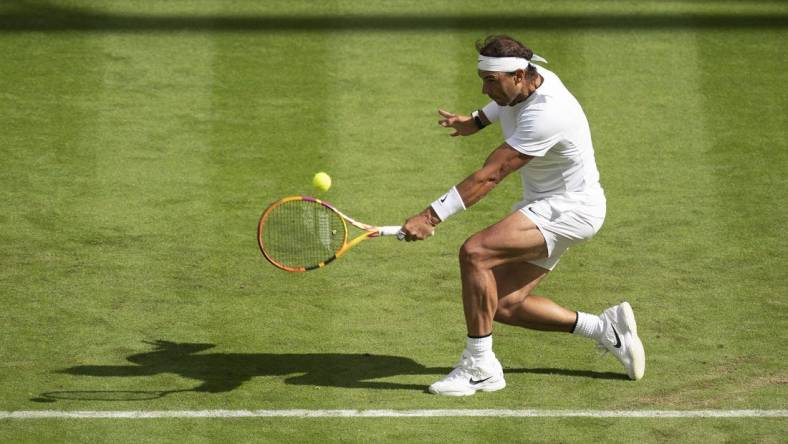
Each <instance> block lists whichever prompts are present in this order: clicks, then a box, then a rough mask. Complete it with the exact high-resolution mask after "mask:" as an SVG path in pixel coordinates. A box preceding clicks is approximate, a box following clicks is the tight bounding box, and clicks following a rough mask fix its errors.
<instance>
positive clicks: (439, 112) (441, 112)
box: [438, 108, 456, 117]
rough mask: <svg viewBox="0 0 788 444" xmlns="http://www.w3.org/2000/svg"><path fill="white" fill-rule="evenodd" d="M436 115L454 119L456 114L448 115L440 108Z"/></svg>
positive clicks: (448, 113)
mask: <svg viewBox="0 0 788 444" xmlns="http://www.w3.org/2000/svg"><path fill="white" fill-rule="evenodd" d="M438 114H440V115H441V116H443V117H454V116H455V115H456V114H452V113H450V112H448V111H444V110H442V109H440V108H439V109H438Z"/></svg>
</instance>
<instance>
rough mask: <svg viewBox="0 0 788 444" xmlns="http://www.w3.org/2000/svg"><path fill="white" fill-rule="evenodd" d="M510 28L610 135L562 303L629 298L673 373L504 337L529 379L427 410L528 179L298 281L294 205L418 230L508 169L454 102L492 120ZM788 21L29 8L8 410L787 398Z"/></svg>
mask: <svg viewBox="0 0 788 444" xmlns="http://www.w3.org/2000/svg"><path fill="white" fill-rule="evenodd" d="M492 33H496V34H497V33H508V34H511V35H512V36H514V37H516V38H518V39H520V40H522V41H523V42H524V43H525V44H526V45H528V46H530V47H531V48H533V49H534V51H535V52H536V53H537V54H540V55H542V56H543V57H545V58H546V59H547V60H549V62H550V63H549V65H546V66H547V67H548V69H551V70H553V71H554V72H555V73H557V74H558V75H559V77H561V79H562V80H563V82H564V83H565V84H566V85H567V87H568V88H569V89H570V91H572V92H573V93H574V95H575V96H576V97H577V98H578V100H579V101H580V103H581V104H582V105H583V108H584V109H585V112H586V114H587V116H588V119H589V122H590V125H591V130H592V136H593V139H594V146H595V150H596V158H597V162H598V166H599V169H600V173H601V177H602V184H603V186H604V188H605V191H606V194H607V199H608V215H607V219H606V222H605V226H604V227H603V228H602V230H601V232H600V233H599V234H598V235H597V236H596V237H595V238H594V239H593V240H592V241H590V242H588V243H586V244H583V245H581V246H579V247H576V248H573V249H572V250H571V251H570V252H569V253H567V254H566V255H565V256H564V257H563V259H562V261H561V263H560V264H559V266H558V267H557V268H556V270H555V271H554V272H552V273H551V274H550V276H548V277H547V278H546V280H545V281H544V282H543V283H542V284H541V286H540V289H539V292H540V293H541V294H544V295H546V296H549V297H551V298H553V299H554V300H556V301H557V302H559V303H561V304H563V305H565V306H568V307H571V308H573V309H577V310H584V311H590V312H595V313H596V312H601V310H603V309H604V308H606V307H608V306H610V305H613V304H615V303H618V302H619V301H621V300H624V299H626V300H628V301H629V302H630V303H631V304H632V306H633V307H634V309H635V313H636V315H637V317H638V325H639V331H640V335H641V338H642V339H643V341H644V344H645V347H646V354H647V367H646V376H645V378H644V379H643V380H641V381H639V382H637V383H635V382H630V381H627V380H626V379H625V375H624V371H623V368H621V367H620V365H619V364H618V362H617V361H616V360H615V359H614V358H613V357H612V356H605V357H602V358H600V357H598V356H597V351H596V350H595V349H594V347H593V343H592V342H591V341H588V340H584V339H580V338H576V337H570V336H569V335H561V334H545V333H537V332H531V331H527V330H523V329H516V328H512V327H507V326H503V325H497V326H496V329H495V351H496V354H497V355H498V357H499V358H500V360H501V363H502V364H503V365H504V369H505V372H506V375H507V383H508V387H507V388H506V389H505V390H503V391H500V392H496V393H489V394H488V393H480V394H477V395H476V396H473V397H469V398H463V399H452V398H445V397H437V396H433V395H429V394H428V393H426V391H425V389H426V387H427V386H428V385H429V384H431V383H432V382H434V381H435V380H437V379H438V378H440V377H442V376H443V375H444V374H445V373H446V372H448V371H449V369H450V366H451V365H452V364H453V363H454V362H455V361H456V359H457V358H458V356H459V353H460V352H461V350H462V347H463V344H464V342H463V341H464V335H465V326H464V321H463V314H462V305H461V301H460V282H459V272H458V266H457V258H456V256H457V250H458V248H459V247H460V245H461V244H462V242H463V241H464V239H465V238H466V237H468V236H469V235H470V234H472V233H473V232H475V231H478V230H480V229H482V228H484V227H486V226H488V225H490V224H492V223H494V222H495V221H497V220H498V219H500V218H501V217H503V216H504V215H505V214H507V213H508V211H509V208H510V206H511V204H512V203H513V202H515V201H516V200H518V196H519V194H520V184H519V180H518V178H517V177H516V176H513V177H510V178H508V179H507V180H506V181H504V182H503V183H502V184H501V185H500V186H499V187H498V188H497V189H496V190H494V191H493V192H492V193H491V194H490V195H489V196H488V197H487V198H486V199H484V200H482V201H481V202H480V203H479V204H477V205H476V206H475V207H473V208H472V209H471V210H469V211H466V212H464V213H463V214H461V215H458V216H455V217H454V218H452V219H451V220H450V221H447V222H446V223H444V224H442V225H441V226H440V227H438V231H437V233H436V236H435V237H434V238H432V239H430V240H428V241H426V242H421V243H409V244H404V243H398V242H397V241H396V240H393V239H379V240H374V241H371V242H366V243H364V244H362V245H361V246H359V247H358V248H355V249H353V250H352V251H351V252H349V253H348V254H347V255H346V256H345V257H343V258H341V259H340V260H338V261H337V262H336V263H333V264H331V265H330V266H328V267H327V268H326V269H323V270H319V271H314V272H309V273H303V274H290V273H285V272H283V271H280V270H277V269H275V268H273V267H272V266H270V265H269V264H268V263H266V262H265V260H264V259H263V258H262V256H261V255H260V253H259V251H258V248H257V244H256V240H255V229H256V225H257V221H258V218H259V217H260V214H261V212H262V211H263V209H264V208H265V207H266V206H267V205H268V203H270V202H272V201H273V200H276V199H278V198H280V197H283V196H287V195H291V194H301V193H303V194H316V192H315V191H314V190H313V189H312V187H311V183H310V182H311V177H312V175H313V174H314V173H315V172H317V171H326V172H328V173H329V174H331V176H332V178H333V181H334V186H333V187H332V188H331V190H329V191H328V192H326V193H318V194H316V195H317V197H320V198H323V199H325V200H327V201H329V202H331V203H333V204H334V205H336V206H337V207H338V208H340V209H341V210H343V211H345V212H346V213H348V215H350V216H352V217H354V218H357V219H359V220H361V221H364V222H368V223H373V224H380V225H393V224H398V223H401V222H402V221H403V220H404V219H405V217H407V216H409V215H411V214H414V213H415V212H417V211H419V210H421V209H423V208H424V207H425V206H426V205H427V204H429V203H430V202H431V201H432V200H434V199H435V198H436V197H437V196H439V195H440V194H441V193H443V192H444V191H445V190H446V189H447V188H448V187H450V186H452V185H453V184H455V183H457V182H459V181H460V180H461V179H463V178H464V177H465V176H466V175H467V174H469V173H470V172H472V171H473V169H474V168H476V167H477V166H478V165H480V164H481V163H482V162H483V161H484V159H485V157H486V156H487V154H488V153H489V152H490V151H491V150H492V149H493V148H494V147H496V146H497V145H498V144H499V143H500V141H501V137H500V132H499V128H498V126H497V125H496V126H494V127H490V128H488V129H486V130H484V131H483V132H482V133H480V134H478V135H476V136H474V137H470V138H464V139H458V138H450V137H448V135H447V131H446V130H445V129H442V128H440V127H439V126H438V125H437V124H436V122H437V120H438V115H437V113H436V110H437V108H439V107H441V108H444V109H448V110H450V111H455V112H459V113H469V112H470V111H471V110H473V109H476V108H479V107H481V106H482V105H484V104H485V103H486V101H485V97H484V96H482V95H481V83H480V81H479V79H478V78H477V77H476V71H475V70H476V68H475V60H476V59H475V57H476V53H475V50H474V47H473V44H474V42H475V41H476V40H478V39H481V38H483V37H484V36H485V35H487V34H492ZM787 38H788V6H786V4H785V3H783V2H778V1H746V2H733V1H697V2H694V1H669V2H658V1H645V2H625V1H622V2H613V1H600V2H593V3H591V2H582V1H552V2H549V1H544V2H541V1H535V2H503V1H501V2H499V1H487V2H472V1H464V0H463V1H458V0H455V1H435V2H420V1H399V2H389V3H385V4H378V3H376V2H351V1H328V2H307V1H295V2H293V1H271V2H253V1H242V0H231V1H219V0H211V1H209V0H206V1H187V0H184V1H171V2H153V1H144V0H134V1H128V2H101V1H88V0H52V1H34V0H29V1H22V0H7V1H4V2H3V3H2V4H0V54H1V55H2V56H1V57H0V159H2V168H0V306H2V309H0V326H1V327H2V329H1V330H2V333H1V334H0V411H3V412H18V411H39V410H57V411H65V412H68V411H176V410H177V411H198V410H216V409H224V410H244V409H248V410H256V409H269V410H283V409H284V410H288V409H307V410H323V409H329V410H335V409H354V410H374V409H393V410H414V409H427V410H430V409H471V410H472V409H494V410H495V409H497V410H502V409H515V410H516V409H545V410H605V411H609V410H626V411H640V410H740V409H742V410H749V409H763V410H770V411H773V410H784V409H786V408H788V388H787V387H788V386H787V385H786V384H788V372H787V371H786V347H785V344H786V343H787V342H788V335H787V334H786V332H788V299H786V295H788V279H787V276H788V275H787V274H786V269H787V268H788V255H787V252H788V242H787V241H786V236H785V231H786V222H785V221H786V220H788V209H787V208H788V205H786V197H785V196H786V195H788V180H787V179H786V177H788V145H787V144H786V128H788V120H787V119H786V115H787V114H786V111H785V110H786V106H788V97H787V96H786V83H788V82H787V80H788V77H787V76H786V66H787V62H788V60H786V55H785V51H784V47H785V41H786V39H787ZM786 435H788V419H786V417H785V416H784V415H783V416H778V417H769V418H758V417H755V418H752V417H748V418H697V417H696V418H610V417H608V418H582V417H581V418H578V417H550V418H512V417H498V416H490V417H471V418H468V417H447V418H440V417H429V418H388V417H383V418H336V417H333V418H287V417H285V418H283V417H277V418H214V419H207V418H159V419H144V420H142V419H106V418H105V419H68V418H54V419H37V420H33V419H24V420H23V419H0V441H3V442H67V441H68V442H75V441H83V442H85V441H115V442H243V441H271V442H280V441H290V442H310V441H330V442H333V441H364V442H379V441H389V442H435V441H445V442H451V441H453V442H480V441H490V440H497V441H500V442H546V443H547V442H762V443H777V442H781V441H783V440H784V439H785V436H786ZM780 436H782V437H783V438H780Z"/></svg>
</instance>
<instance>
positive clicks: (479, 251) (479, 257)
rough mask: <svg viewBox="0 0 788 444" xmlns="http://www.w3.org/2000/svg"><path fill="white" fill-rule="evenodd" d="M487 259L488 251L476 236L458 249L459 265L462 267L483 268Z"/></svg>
mask: <svg viewBox="0 0 788 444" xmlns="http://www.w3.org/2000/svg"><path fill="white" fill-rule="evenodd" d="M488 257H489V254H488V251H487V249H485V248H484V246H482V243H481V241H480V240H479V237H478V236H472V237H471V238H469V239H468V240H466V241H465V243H464V244H462V247H460V264H461V265H463V266H472V267H483V264H484V262H485V261H486V260H487V259H488Z"/></svg>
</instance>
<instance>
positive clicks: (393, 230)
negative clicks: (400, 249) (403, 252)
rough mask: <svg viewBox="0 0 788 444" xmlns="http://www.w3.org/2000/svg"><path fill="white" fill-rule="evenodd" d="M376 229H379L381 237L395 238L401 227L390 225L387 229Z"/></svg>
mask: <svg viewBox="0 0 788 444" xmlns="http://www.w3.org/2000/svg"><path fill="white" fill-rule="evenodd" d="M378 229H380V235H381V236H396V235H398V234H399V233H400V230H402V227H400V226H399V225H397V226H393V225H391V226H387V227H378Z"/></svg>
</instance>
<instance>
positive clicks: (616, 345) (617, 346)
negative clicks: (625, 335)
mask: <svg viewBox="0 0 788 444" xmlns="http://www.w3.org/2000/svg"><path fill="white" fill-rule="evenodd" d="M610 328H612V329H613V334H614V335H616V344H615V345H614V346H613V347H615V348H621V338H619V337H618V332H617V331H616V327H613V326H612V325H611V326H610Z"/></svg>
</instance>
